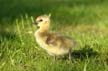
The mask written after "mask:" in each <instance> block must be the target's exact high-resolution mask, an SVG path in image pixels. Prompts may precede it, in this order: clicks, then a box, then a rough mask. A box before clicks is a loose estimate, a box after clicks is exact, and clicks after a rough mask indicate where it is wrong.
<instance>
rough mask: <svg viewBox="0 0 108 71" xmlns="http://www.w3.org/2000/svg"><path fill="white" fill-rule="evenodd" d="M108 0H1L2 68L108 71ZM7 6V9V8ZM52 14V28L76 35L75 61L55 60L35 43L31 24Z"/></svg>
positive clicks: (13, 70) (12, 70)
mask: <svg viewBox="0 0 108 71" xmlns="http://www.w3.org/2000/svg"><path fill="white" fill-rule="evenodd" d="M107 3H108V1H107V0H63V1H60V0H55V1H53V0H43V2H41V1H39V0H37V1H31V0H28V1H25V0H19V1H14V0H11V1H10V0H1V1H0V9H1V11H0V71H108V44H107V42H108V31H107V30H108V28H107V27H108V20H107V18H108V5H107ZM7 7H8V8H7ZM45 13H46V14H48V13H51V14H52V17H51V25H52V26H51V30H52V31H56V32H60V33H63V34H65V35H67V36H69V37H71V38H74V39H75V40H76V41H77V43H78V45H77V48H74V49H73V53H72V63H70V64H69V63H68V60H67V59H66V58H59V59H58V60H57V61H56V62H54V63H53V61H52V57H51V56H49V55H48V54H47V53H46V52H45V51H44V50H43V49H41V48H39V46H38V45H37V44H36V42H35V38H34V36H33V33H34V32H35V31H36V30H37V27H36V26H34V25H33V24H32V23H33V21H34V19H35V18H36V17H37V16H38V15H41V14H45Z"/></svg>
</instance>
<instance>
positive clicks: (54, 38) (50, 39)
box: [34, 15, 75, 56]
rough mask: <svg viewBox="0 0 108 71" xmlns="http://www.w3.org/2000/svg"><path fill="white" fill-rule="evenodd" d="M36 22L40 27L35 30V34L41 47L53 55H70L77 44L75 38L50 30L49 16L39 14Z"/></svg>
mask: <svg viewBox="0 0 108 71" xmlns="http://www.w3.org/2000/svg"><path fill="white" fill-rule="evenodd" d="M36 23H37V25H38V26H39V27H40V28H39V29H38V30H37V31H36V32H35V34H34V35H35V38H36V42H37V43H38V44H39V46H40V47H41V48H43V49H45V50H46V51H47V52H48V54H49V55H52V56H59V55H64V54H69V55H70V53H71V51H72V48H73V47H74V45H75V43H74V40H72V39H70V38H68V37H66V36H63V35H61V34H58V33H52V32H50V31H49V28H50V17H49V16H46V15H44V16H39V17H38V18H37V19H36Z"/></svg>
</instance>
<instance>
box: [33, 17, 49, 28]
mask: <svg viewBox="0 0 108 71" xmlns="http://www.w3.org/2000/svg"><path fill="white" fill-rule="evenodd" d="M34 24H36V25H37V26H38V27H42V28H44V27H46V28H48V27H49V25H50V15H42V16H39V17H37V18H36V20H35V23H34Z"/></svg>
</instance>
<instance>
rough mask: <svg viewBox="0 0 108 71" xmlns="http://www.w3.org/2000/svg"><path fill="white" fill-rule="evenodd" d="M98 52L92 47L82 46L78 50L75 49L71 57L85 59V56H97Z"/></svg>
mask: <svg viewBox="0 0 108 71" xmlns="http://www.w3.org/2000/svg"><path fill="white" fill-rule="evenodd" d="M98 55H99V53H98V52H97V51H95V50H94V49H93V48H90V47H84V48H82V49H80V50H76V51H74V52H73V53H72V57H73V58H75V59H77V58H78V59H82V60H83V59H86V58H94V57H96V56H98Z"/></svg>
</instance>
